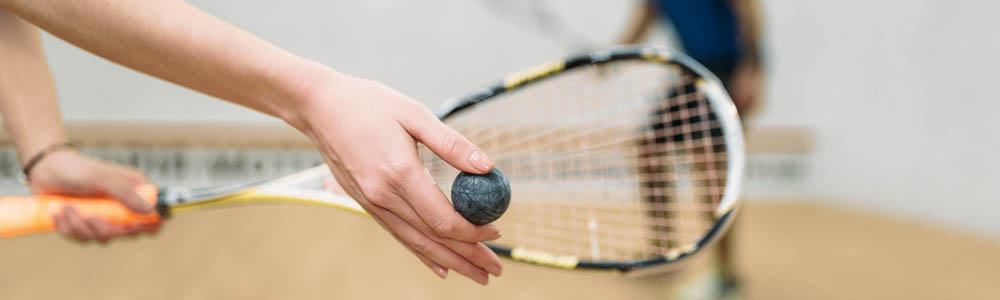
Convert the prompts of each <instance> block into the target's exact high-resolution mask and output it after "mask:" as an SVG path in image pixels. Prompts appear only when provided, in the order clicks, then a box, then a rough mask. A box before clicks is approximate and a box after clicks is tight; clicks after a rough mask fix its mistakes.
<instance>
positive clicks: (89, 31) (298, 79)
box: [0, 0, 338, 126]
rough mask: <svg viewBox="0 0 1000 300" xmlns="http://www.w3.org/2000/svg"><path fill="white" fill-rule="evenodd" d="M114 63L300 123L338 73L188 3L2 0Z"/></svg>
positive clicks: (11, 8)
mask: <svg viewBox="0 0 1000 300" xmlns="http://www.w3.org/2000/svg"><path fill="white" fill-rule="evenodd" d="M0 5H2V6H3V8H4V9H7V10H9V11H12V12H14V13H16V14H18V15H19V16H21V17H22V18H23V19H25V20H28V21H30V22H32V23H34V24H35V25H37V26H39V27H41V28H43V29H45V30H46V31H48V32H50V33H52V34H53V35H55V36H58V37H60V38H62V39H64V40H66V41H68V42H70V43H72V44H74V45H76V46H78V47H80V48H83V49H85V50H87V51H90V52H92V53H94V54H97V55H100V56H102V57H104V58H106V59H108V60H111V61H114V62H117V63H119V64H122V65H125V66H127V67H130V68H132V69H135V70H138V71H141V72H144V73H147V74H150V75H152V76H155V77H158V78H161V79H164V80H167V81H171V82H174V83H177V84H180V85H182V86H185V87H188V88H190V89H193V90H196V91H200V92H203V93H205V94H208V95H212V96H215V97H218V98H221V99H224V100H228V101H231V102H235V103H237V104H241V105H244V106H247V107H250V108H253V109H256V110H258V111H261V112H264V113H266V114H270V115H273V116H277V117H280V118H282V119H285V120H286V121H288V122H290V123H293V124H292V125H293V126H295V125H299V124H294V123H296V122H297V121H296V120H294V119H295V115H296V114H295V112H294V110H296V109H297V108H298V107H301V105H303V103H299V102H298V101H300V100H301V99H303V97H301V95H302V93H304V90H305V89H308V88H309V87H308V86H309V85H310V84H312V83H314V82H316V79H317V78H324V79H325V78H328V77H330V76H337V75H338V74H336V73H335V72H334V71H332V70H330V69H329V68H326V67H323V66H322V65H319V64H316V63H313V62H311V61H308V60H305V59H302V58H299V57H297V56H295V55H293V54H291V53H289V52H287V51H284V50H282V49H280V48H278V47H276V46H274V45H271V44H270V43H267V42H266V41H264V40H261V39H259V38H257V37H254V36H253V35H251V34H249V33H247V32H244V31H242V30H240V29H239V28H236V27H235V26H232V25H230V24H228V23H226V22H224V21H222V20H219V19H217V18H214V17H212V16H210V15H208V14H206V13H204V12H202V11H200V10H199V9H197V8H195V7H193V6H191V5H189V4H187V3H185V2H183V1H171V0H161V1H114V0H81V1H60V0H51V1H46V0H23V1H22V0H6V1H5V0H0Z"/></svg>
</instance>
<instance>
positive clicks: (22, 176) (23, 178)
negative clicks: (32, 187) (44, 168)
mask: <svg viewBox="0 0 1000 300" xmlns="http://www.w3.org/2000/svg"><path fill="white" fill-rule="evenodd" d="M67 149H75V147H74V146H73V144H71V143H69V142H65V143H58V144H52V145H49V146H48V147H45V148H42V151H38V153H36V154H35V156H32V157H31V159H29V160H28V162H27V163H25V164H24V168H23V169H21V173H19V174H17V181H19V182H21V183H22V184H27V183H28V174H29V172H31V168H34V167H35V165H37V164H38V162H40V161H42V158H45V156H47V155H49V154H50V153H52V152H57V151H62V150H67Z"/></svg>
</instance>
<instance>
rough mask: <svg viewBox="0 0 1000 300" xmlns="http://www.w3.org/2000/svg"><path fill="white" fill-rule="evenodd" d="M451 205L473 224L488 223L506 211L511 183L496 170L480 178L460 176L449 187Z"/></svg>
mask: <svg viewBox="0 0 1000 300" xmlns="http://www.w3.org/2000/svg"><path fill="white" fill-rule="evenodd" d="M451 203H452V204H453V205H454V206H455V210H457V211H458V213H459V214H461V215H462V216H463V217H465V219H466V220H469V222H472V224H476V225H484V224H488V223H490V222H493V221H496V219H499V218H500V216H502V215H503V213H504V212H505V211H507V206H508V205H510V182H508V181H507V177H505V176H503V172H500V170H498V169H497V168H493V171H492V172H490V173H488V174H483V175H479V174H472V173H465V172H462V173H459V174H458V177H455V182H454V183H453V184H452V185H451Z"/></svg>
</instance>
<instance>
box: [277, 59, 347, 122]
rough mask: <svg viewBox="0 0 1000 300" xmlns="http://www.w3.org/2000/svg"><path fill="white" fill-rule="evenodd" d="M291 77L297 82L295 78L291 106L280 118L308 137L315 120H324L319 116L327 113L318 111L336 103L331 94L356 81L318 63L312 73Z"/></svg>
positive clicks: (286, 107) (310, 71)
mask: <svg viewBox="0 0 1000 300" xmlns="http://www.w3.org/2000/svg"><path fill="white" fill-rule="evenodd" d="M292 78H296V79H293V80H294V81H295V87H294V89H293V92H292V94H291V96H290V97H291V101H290V103H291V105H288V106H285V107H282V108H281V112H279V113H278V117H279V118H281V119H282V120H283V121H285V123H288V124H289V125H291V126H292V127H294V128H296V129H298V130H299V131H301V132H303V133H305V134H306V135H309V134H310V133H311V128H312V125H311V124H312V123H313V121H314V120H315V118H317V117H322V116H318V115H317V114H318V113H319V112H320V111H325V110H322V109H319V108H320V107H322V106H324V105H327V104H328V103H329V102H330V101H336V97H331V95H332V94H334V93H332V92H333V91H335V90H336V89H338V86H345V85H346V84H347V82H349V81H351V80H353V79H354V77H351V76H349V75H347V74H344V73H340V72H337V71H335V70H333V69H331V68H329V67H326V66H323V65H321V64H318V63H317V64H316V66H314V67H313V69H312V70H309V71H304V72H298V73H296V75H295V76H292Z"/></svg>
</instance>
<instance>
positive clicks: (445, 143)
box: [403, 116, 493, 174]
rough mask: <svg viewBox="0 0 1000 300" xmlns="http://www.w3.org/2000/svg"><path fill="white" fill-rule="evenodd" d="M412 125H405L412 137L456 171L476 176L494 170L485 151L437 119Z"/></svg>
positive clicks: (426, 119)
mask: <svg viewBox="0 0 1000 300" xmlns="http://www.w3.org/2000/svg"><path fill="white" fill-rule="evenodd" d="M410 123H413V124H403V127H404V128H406V129H407V131H409V132H410V135H412V136H413V137H414V138H416V139H417V140H418V141H420V142H421V143H423V144H424V145H426V146H427V148H428V149H430V150H431V151H432V152H434V154H437V156H438V157H441V159H442V160H444V161H446V162H448V164H450V165H452V166H454V167H455V168H456V169H459V170H462V171H465V172H469V173H475V174H485V173H489V172H490V170H493V160H492V159H490V158H489V156H486V153H485V152H483V150H480V149H479V147H476V145H473V144H472V142H470V141H469V140H468V139H466V138H465V137H464V136H462V134H460V133H458V131H455V130H454V129H451V127H448V126H447V125H445V124H444V123H441V121H440V120H438V119H437V118H434V117H431V116H426V117H422V118H420V119H419V120H416V121H413V122H410Z"/></svg>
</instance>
